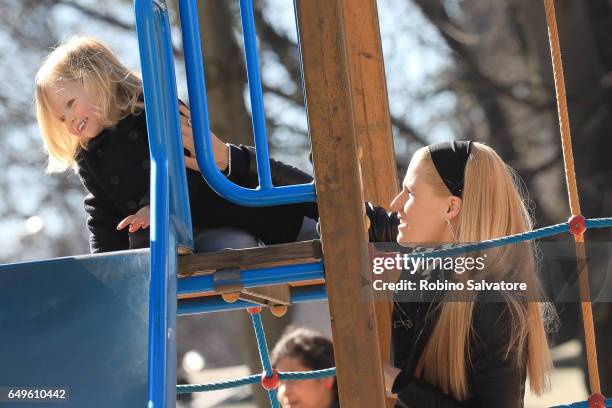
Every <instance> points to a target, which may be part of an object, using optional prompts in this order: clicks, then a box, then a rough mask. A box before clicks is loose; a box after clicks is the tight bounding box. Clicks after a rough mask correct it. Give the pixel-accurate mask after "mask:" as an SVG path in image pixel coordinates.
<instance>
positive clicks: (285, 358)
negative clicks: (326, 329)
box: [270, 329, 338, 408]
mask: <svg viewBox="0 0 612 408" xmlns="http://www.w3.org/2000/svg"><path fill="white" fill-rule="evenodd" d="M270 357H271V361H272V364H273V366H274V367H275V368H276V369H277V370H278V371H280V372H293V371H310V370H323V369H325V368H331V367H333V366H334V349H333V345H332V342H331V341H330V340H329V339H328V338H326V337H324V336H322V335H320V334H318V333H316V332H313V331H311V330H306V329H295V330H290V331H289V332H287V333H285V334H284V335H283V336H282V337H281V339H280V340H279V341H278V343H276V345H275V346H274V349H273V350H272V353H271V356H270ZM337 398H338V390H337V386H336V380H335V377H325V378H321V379H313V380H295V381H294V380H290V381H281V384H280V386H279V388H278V400H279V402H280V404H281V406H282V407H283V408H285V407H294V406H299V407H303V408H328V407H331V406H332V405H333V403H334V401H336V399H337Z"/></svg>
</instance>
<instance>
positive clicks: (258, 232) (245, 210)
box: [76, 112, 317, 253]
mask: <svg viewBox="0 0 612 408" xmlns="http://www.w3.org/2000/svg"><path fill="white" fill-rule="evenodd" d="M230 156H231V163H232V164H231V171H230V174H229V175H228V177H229V179H230V180H231V181H233V182H235V183H237V184H239V185H242V186H244V187H251V188H254V187H256V186H257V184H258V182H257V171H256V163H255V160H253V158H254V154H253V152H252V148H249V147H246V146H235V145H230ZM76 162H77V166H78V174H79V177H80V179H81V181H82V183H83V185H84V186H85V188H86V190H87V192H88V195H87V196H86V197H85V200H84V204H85V210H86V211H87V213H88V215H89V217H88V219H87V227H88V229H89V231H90V248H91V252H92V253H96V252H108V251H118V250H125V249H130V239H129V238H130V235H131V234H130V233H129V232H128V228H127V227H126V228H124V229H122V230H117V228H116V227H117V224H119V222H120V221H121V220H122V219H124V218H125V217H127V216H129V215H131V214H134V213H136V212H137V211H138V210H139V209H140V208H142V207H143V206H145V205H148V204H149V179H150V170H149V168H150V155H149V140H148V137H147V126H146V116H145V114H144V112H142V113H140V114H136V115H129V116H127V117H126V118H124V119H122V120H120V121H119V122H118V123H117V125H116V126H115V127H114V128H108V129H105V130H103V131H102V132H101V133H100V134H99V135H98V136H96V137H95V138H94V139H92V140H91V141H90V142H89V145H88V146H87V149H86V150H85V149H80V150H79V152H78V153H77V156H76ZM278 167H279V164H278V162H276V161H274V160H271V169H272V171H273V173H275V174H276V175H275V176H273V180H272V181H273V183H274V184H275V185H286V184H289V183H300V182H308V181H310V180H312V178H311V177H310V176H309V175H307V174H306V173H304V172H302V171H301V170H299V169H296V168H294V167H291V166H287V165H282V168H283V169H289V170H290V171H291V181H288V180H287V179H286V178H285V177H283V174H284V173H283V171H282V170H279V169H278ZM186 173H187V186H188V190H189V203H190V208H191V219H192V225H193V228H194V230H195V231H196V232H197V231H198V230H201V229H205V228H218V227H237V228H241V229H243V230H245V231H247V232H249V233H251V234H252V235H254V236H256V237H257V238H259V239H260V240H262V241H263V242H264V243H265V244H279V243H285V242H292V241H294V240H295V238H296V237H297V235H298V232H299V230H300V228H301V226H302V222H303V218H304V216H308V217H311V218H316V217H317V214H316V206H315V205H314V204H311V203H305V204H291V205H283V206H272V207H245V206H241V205H237V204H234V203H231V202H229V201H227V200H225V199H224V198H222V197H221V196H219V195H218V194H217V193H216V192H215V191H213V190H212V189H211V188H210V186H209V185H208V184H207V183H206V181H205V180H204V179H203V177H202V175H201V174H200V173H199V172H196V171H193V170H191V169H186ZM147 231H148V230H147Z"/></svg>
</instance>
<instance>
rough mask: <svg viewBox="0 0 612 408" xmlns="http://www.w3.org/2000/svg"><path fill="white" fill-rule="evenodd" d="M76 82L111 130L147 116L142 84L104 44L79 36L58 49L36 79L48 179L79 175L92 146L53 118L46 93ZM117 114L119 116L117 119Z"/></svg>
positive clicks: (37, 114) (37, 102) (37, 74)
mask: <svg viewBox="0 0 612 408" xmlns="http://www.w3.org/2000/svg"><path fill="white" fill-rule="evenodd" d="M68 81H77V82H80V83H82V84H83V86H84V88H85V91H86V92H87V93H88V94H89V95H90V97H91V99H92V101H95V103H96V111H97V114H98V121H99V123H100V124H101V125H102V126H103V127H105V128H108V127H112V126H114V125H116V124H117V122H118V121H119V120H120V119H123V118H124V117H126V116H128V115H130V114H136V113H138V112H140V111H142V110H143V108H144V105H143V103H142V100H141V99H140V96H141V95H142V81H141V79H140V77H139V76H138V75H137V74H136V73H135V72H133V71H131V70H130V69H128V68H126V67H125V66H124V65H123V64H121V62H119V60H118V59H117V57H116V56H115V55H114V54H113V52H112V51H111V50H110V49H109V48H108V47H107V46H106V45H104V44H102V43H101V42H100V41H98V40H95V39H93V38H90V37H82V36H77V37H73V38H71V39H70V40H68V41H66V42H64V43H63V44H61V45H59V46H58V47H57V48H55V49H54V50H53V51H52V52H51V53H50V54H49V55H48V56H47V57H46V58H45V60H44V62H43V64H42V66H41V67H40V69H39V70H38V72H37V73H36V78H35V82H36V94H35V102H36V118H37V120H38V125H39V126H40V131H41V133H42V137H43V141H44V144H45V149H46V151H47V154H48V156H49V162H48V165H47V172H48V173H59V172H63V171H65V170H67V169H70V168H72V169H74V170H76V161H75V157H76V154H77V153H78V151H79V149H80V148H84V149H86V148H87V146H86V144H85V143H83V141H82V140H79V139H78V138H77V137H75V136H72V135H70V134H69V132H68V131H67V129H66V127H65V126H64V124H63V123H62V122H61V121H60V120H59V119H58V118H57V117H56V116H55V115H54V113H53V111H52V109H51V105H50V101H49V98H48V96H47V92H46V91H47V89H48V88H49V87H50V86H53V85H56V84H58V83H61V82H68ZM113 107H114V108H116V109H117V110H118V111H119V112H120V115H119V117H118V118H116V117H115V118H112V117H111V116H112V115H111V112H113V110H114V109H113Z"/></svg>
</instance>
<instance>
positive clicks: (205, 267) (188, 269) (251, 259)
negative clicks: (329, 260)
mask: <svg viewBox="0 0 612 408" xmlns="http://www.w3.org/2000/svg"><path fill="white" fill-rule="evenodd" d="M322 257H323V252H322V249H321V241H319V240H312V241H304V242H294V243H290V244H281V245H270V246H267V247H260V248H247V249H226V250H223V251H219V252H210V253H203V254H191V255H183V256H180V257H179V258H178V271H179V275H180V276H189V275H194V274H211V273H213V272H214V271H216V270H220V269H229V268H237V269H253V268H256V267H257V268H263V267H272V266H282V265H294V264H301V263H308V262H315V261H319V260H321V258H322Z"/></svg>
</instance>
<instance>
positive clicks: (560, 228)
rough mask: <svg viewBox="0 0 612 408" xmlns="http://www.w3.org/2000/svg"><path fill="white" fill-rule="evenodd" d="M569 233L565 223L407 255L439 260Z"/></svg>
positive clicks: (595, 223) (599, 223) (608, 222)
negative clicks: (443, 257)
mask: <svg viewBox="0 0 612 408" xmlns="http://www.w3.org/2000/svg"><path fill="white" fill-rule="evenodd" d="M586 226H587V228H603V227H612V218H591V219H588V220H586ZM568 231H569V224H568V223H567V222H563V223H561V224H555V225H551V226H548V227H543V228H539V229H535V230H532V231H527V232H522V233H520V234H515V235H508V236H506V237H500V238H494V239H489V240H487V241H481V242H476V243H473V244H465V245H459V246H455V247H452V248H444V249H439V250H437V251H432V252H427V253H426V252H420V253H419V252H417V253H411V254H406V256H408V257H411V258H412V257H423V258H438V257H442V256H452V255H458V254H462V253H465V252H470V251H478V250H483V249H490V248H496V247H500V246H504V245H508V244H515V243H517V242H523V241H529V240H533V239H538V238H543V237H549V236H552V235H557V234H561V233H563V232H568Z"/></svg>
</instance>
